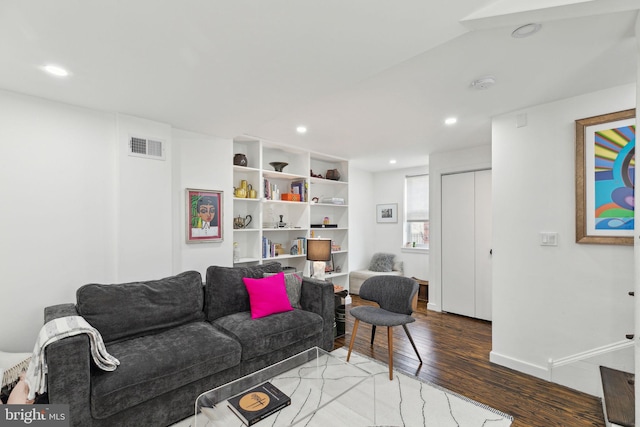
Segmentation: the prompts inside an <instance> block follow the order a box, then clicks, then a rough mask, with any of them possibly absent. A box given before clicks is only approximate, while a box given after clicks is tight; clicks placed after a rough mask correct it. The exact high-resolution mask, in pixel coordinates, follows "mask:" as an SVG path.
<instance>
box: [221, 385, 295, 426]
mask: <svg viewBox="0 0 640 427" xmlns="http://www.w3.org/2000/svg"><path fill="white" fill-rule="evenodd" d="M227 404H228V406H229V409H231V410H232V411H233V413H234V414H236V415H237V416H238V418H240V420H241V421H242V422H243V423H244V424H245V425H247V426H250V425H253V424H255V423H257V422H258V421H260V420H263V419H265V418H267V417H268V416H269V415H272V414H274V413H276V412H278V411H279V410H281V409H282V408H284V407H285V406H288V405H290V404H291V398H290V397H289V396H287V395H286V394H284V393H283V392H282V391H281V390H280V389H279V388H278V387H276V386H274V385H273V384H271V383H270V382H266V383H263V384H260V385H259V386H257V387H254V388H252V389H251V390H249V391H245V392H244V393H240V394H238V395H237V396H234V397H231V398H229V400H228V401H227Z"/></svg>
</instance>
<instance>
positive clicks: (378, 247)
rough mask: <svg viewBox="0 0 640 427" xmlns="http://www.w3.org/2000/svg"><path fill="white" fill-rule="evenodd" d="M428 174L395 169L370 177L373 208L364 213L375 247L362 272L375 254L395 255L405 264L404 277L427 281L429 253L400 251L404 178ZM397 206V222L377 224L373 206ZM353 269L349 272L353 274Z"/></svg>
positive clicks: (426, 168) (425, 171)
mask: <svg viewBox="0 0 640 427" xmlns="http://www.w3.org/2000/svg"><path fill="white" fill-rule="evenodd" d="M425 173H429V167H427V166H424V167H417V168H407V169H398V170H393V171H389V172H378V173H375V174H374V175H373V187H374V192H373V206H372V208H371V210H370V211H369V212H368V213H367V215H368V216H369V217H370V218H373V225H374V226H373V234H374V236H375V240H374V245H373V246H369V248H370V250H369V251H368V253H367V258H366V261H365V263H364V265H361V268H365V267H367V266H368V264H369V261H370V260H371V255H373V254H374V253H375V252H387V253H392V254H396V260H400V261H402V262H403V263H404V264H403V265H404V275H405V276H408V277H417V278H419V279H423V280H429V252H428V251H418V250H403V249H402V248H403V246H404V233H403V220H404V180H405V177H406V176H407V175H418V174H425ZM389 203H397V204H398V222H397V223H380V224H378V223H377V222H376V210H375V206H376V205H378V204H389ZM355 269H356V268H352V270H355Z"/></svg>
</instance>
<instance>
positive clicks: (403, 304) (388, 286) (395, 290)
mask: <svg viewBox="0 0 640 427" xmlns="http://www.w3.org/2000/svg"><path fill="white" fill-rule="evenodd" d="M419 288H420V286H419V285H418V282H416V281H415V280H413V279H411V278H409V277H403V276H373V277H370V278H368V279H367V280H365V281H364V283H362V287H360V298H362V299H366V300H369V301H374V302H377V303H378V305H379V306H380V308H382V309H384V310H385V311H386V312H391V313H394V314H397V313H399V314H405V315H409V317H410V315H411V313H413V307H412V306H411V304H412V301H413V298H414V297H415V295H416V294H417V293H418V289H419ZM359 308H364V307H356V308H354V309H353V310H351V313H353V311H354V310H355V311H356V313H357V312H360V311H364V310H358V309H359ZM376 310H378V309H376ZM354 316H355V314H354ZM362 320H364V319H362ZM385 326H386V325H385Z"/></svg>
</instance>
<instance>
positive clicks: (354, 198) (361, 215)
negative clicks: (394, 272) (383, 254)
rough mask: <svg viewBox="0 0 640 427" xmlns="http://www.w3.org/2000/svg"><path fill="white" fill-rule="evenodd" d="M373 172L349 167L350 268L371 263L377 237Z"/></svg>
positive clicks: (364, 266) (353, 268)
mask: <svg viewBox="0 0 640 427" xmlns="http://www.w3.org/2000/svg"><path fill="white" fill-rule="evenodd" d="M374 194H375V193H374V185H373V174H372V173H371V172H367V171H363V170H360V169H356V168H353V167H350V168H349V270H351V271H353V270H361V269H363V268H366V266H367V265H369V261H370V260H371V254H372V252H371V251H372V248H373V246H374V242H375V239H376V236H375V232H374V231H373V230H374V227H375V224H376V219H375V214H373V215H372V212H374V211H375V203H374V200H373V196H374Z"/></svg>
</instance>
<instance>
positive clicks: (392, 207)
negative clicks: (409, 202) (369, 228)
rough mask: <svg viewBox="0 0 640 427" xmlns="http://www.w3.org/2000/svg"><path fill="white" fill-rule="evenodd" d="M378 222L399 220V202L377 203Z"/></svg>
mask: <svg viewBox="0 0 640 427" xmlns="http://www.w3.org/2000/svg"><path fill="white" fill-rule="evenodd" d="M376 221H377V222H398V204H397V203H389V204H386V205H376Z"/></svg>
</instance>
